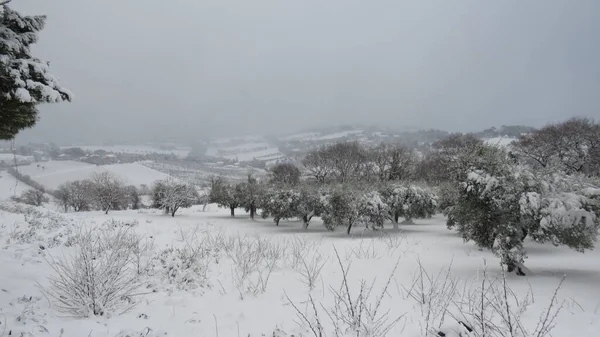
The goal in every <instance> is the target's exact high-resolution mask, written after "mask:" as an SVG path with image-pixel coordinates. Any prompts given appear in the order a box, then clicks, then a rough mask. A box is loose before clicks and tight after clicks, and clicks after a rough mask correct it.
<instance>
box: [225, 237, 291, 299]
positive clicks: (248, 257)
mask: <svg viewBox="0 0 600 337" xmlns="http://www.w3.org/2000/svg"><path fill="white" fill-rule="evenodd" d="M231 239H232V240H231V243H230V244H229V249H228V250H227V251H226V253H227V257H228V258H229V259H230V260H231V261H232V262H233V270H232V272H233V282H234V286H235V287H236V289H237V290H238V292H239V295H240V298H244V295H245V294H252V295H257V294H261V293H264V292H265V291H266V290H267V286H268V283H269V279H270V277H271V274H272V273H273V271H274V270H275V269H276V268H277V267H278V265H279V262H280V261H282V259H283V257H284V254H285V248H284V247H283V246H281V245H280V244H279V243H276V242H273V241H270V240H268V239H262V238H260V237H248V236H240V235H237V236H234V237H231Z"/></svg>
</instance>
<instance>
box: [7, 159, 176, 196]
mask: <svg viewBox="0 0 600 337" xmlns="http://www.w3.org/2000/svg"><path fill="white" fill-rule="evenodd" d="M19 171H20V172H21V173H22V174H24V175H29V176H30V177H31V178H32V179H33V180H34V181H36V182H38V183H40V184H42V185H43V186H44V187H46V188H47V189H55V188H57V187H58V186H59V185H60V184H62V183H65V182H67V181H73V180H83V179H88V178H90V177H91V175H92V174H93V173H95V172H104V171H108V172H111V173H114V174H115V175H116V176H118V177H120V178H121V179H123V180H125V183H126V184H128V185H136V186H139V185H142V184H146V185H148V186H151V185H152V184H153V183H154V182H155V181H157V180H162V179H166V178H167V174H165V173H161V172H158V171H156V170H153V169H151V168H149V167H146V166H144V165H142V163H128V164H113V165H102V166H96V165H91V164H87V163H82V162H77V161H51V162H44V163H40V164H39V167H38V164H31V165H27V166H21V167H19Z"/></svg>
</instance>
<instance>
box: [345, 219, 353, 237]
mask: <svg viewBox="0 0 600 337" xmlns="http://www.w3.org/2000/svg"><path fill="white" fill-rule="evenodd" d="M351 229H352V222H349V223H348V230H347V231H346V234H348V235H350V230H351Z"/></svg>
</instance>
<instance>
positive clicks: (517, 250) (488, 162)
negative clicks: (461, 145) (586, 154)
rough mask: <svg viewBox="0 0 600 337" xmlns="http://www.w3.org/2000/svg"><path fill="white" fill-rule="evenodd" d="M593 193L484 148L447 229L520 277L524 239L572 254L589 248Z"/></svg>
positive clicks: (594, 226) (588, 185) (595, 211)
mask: <svg viewBox="0 0 600 337" xmlns="http://www.w3.org/2000/svg"><path fill="white" fill-rule="evenodd" d="M595 191H597V187H595V185H594V184H593V182H591V181H588V180H587V179H585V178H583V177H576V176H569V175H566V174H563V173H560V172H556V173H552V174H546V173H544V172H533V171H532V170H531V169H529V168H527V167H523V166H520V165H517V164H514V162H513V161H511V160H510V158H509V157H508V154H507V153H505V152H504V151H502V150H500V149H496V148H493V147H489V148H484V149H483V150H482V152H481V158H480V160H479V163H478V165H477V166H474V167H473V168H472V170H471V171H470V172H468V174H467V175H466V177H465V180H464V181H463V182H462V183H461V185H460V189H459V194H458V199H457V202H456V204H455V205H454V206H453V207H452V209H451V210H450V211H449V212H448V213H449V214H448V215H449V222H448V225H449V227H453V226H455V227H456V228H457V229H458V231H459V232H460V233H461V235H462V236H463V238H464V239H465V240H473V241H475V242H476V243H477V244H478V245H479V246H481V247H484V248H488V249H491V250H492V251H493V252H494V253H495V254H496V255H497V256H499V257H500V258H501V263H502V264H504V265H506V266H507V269H508V271H513V270H515V271H517V273H518V274H523V273H524V272H523V270H522V268H521V265H522V264H523V262H524V260H525V257H526V252H525V250H524V248H523V240H524V238H525V236H527V235H530V236H531V237H532V238H533V239H534V240H536V241H538V242H545V241H550V242H552V243H554V244H556V245H558V244H564V245H567V246H569V247H571V248H573V249H576V250H578V251H583V250H585V249H591V248H593V245H594V242H595V240H596V235H597V233H598V227H599V224H600V222H599V218H598V215H599V206H598V205H599V202H600V198H599V197H598V194H597V193H596V192H595Z"/></svg>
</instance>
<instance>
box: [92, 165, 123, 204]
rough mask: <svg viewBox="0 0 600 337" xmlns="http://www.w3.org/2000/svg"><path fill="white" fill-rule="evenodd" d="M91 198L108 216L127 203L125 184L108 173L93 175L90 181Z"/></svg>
mask: <svg viewBox="0 0 600 337" xmlns="http://www.w3.org/2000/svg"><path fill="white" fill-rule="evenodd" d="M91 182H92V184H91V188H92V196H93V198H94V202H95V203H96V204H97V205H98V207H99V208H100V209H101V210H103V211H104V212H105V214H108V212H109V211H110V210H111V209H115V208H116V209H118V208H120V207H121V205H123V204H124V203H125V204H126V202H127V193H126V190H125V183H124V182H123V181H122V180H121V179H119V178H117V177H116V176H114V175H113V174H111V173H109V172H102V173H94V174H93V175H92V179H91Z"/></svg>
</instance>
